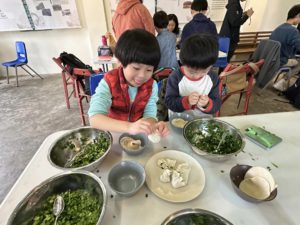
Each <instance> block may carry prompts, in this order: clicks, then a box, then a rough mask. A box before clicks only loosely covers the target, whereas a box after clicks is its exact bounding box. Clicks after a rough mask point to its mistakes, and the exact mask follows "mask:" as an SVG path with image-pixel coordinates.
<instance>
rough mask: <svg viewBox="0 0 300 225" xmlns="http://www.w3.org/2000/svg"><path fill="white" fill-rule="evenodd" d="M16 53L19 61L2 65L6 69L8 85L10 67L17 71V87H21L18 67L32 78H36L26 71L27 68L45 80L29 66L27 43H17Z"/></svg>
mask: <svg viewBox="0 0 300 225" xmlns="http://www.w3.org/2000/svg"><path fill="white" fill-rule="evenodd" d="M16 52H17V59H16V60H13V61H9V62H4V63H2V66H5V67H6V78H7V83H8V84H9V74H8V67H14V68H15V70H16V80H17V87H18V86H19V80H18V67H21V68H22V69H23V70H24V71H25V72H26V73H28V74H29V75H30V76H32V77H34V75H33V74H31V73H30V71H29V70H28V69H26V67H27V68H29V69H30V70H31V71H32V72H33V73H34V74H36V75H37V76H39V77H40V78H41V79H43V77H41V76H40V75H39V74H38V73H37V72H36V71H35V70H33V69H32V68H31V67H30V66H28V64H27V63H28V59H27V53H26V47H25V43H24V42H23V41H17V42H16ZM25 66H26V67H25Z"/></svg>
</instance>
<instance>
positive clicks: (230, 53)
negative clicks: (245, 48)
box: [227, 43, 238, 63]
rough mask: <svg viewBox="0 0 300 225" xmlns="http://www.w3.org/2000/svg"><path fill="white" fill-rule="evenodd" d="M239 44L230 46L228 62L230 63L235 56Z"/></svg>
mask: <svg viewBox="0 0 300 225" xmlns="http://www.w3.org/2000/svg"><path fill="white" fill-rule="evenodd" d="M237 45H238V44H237V43H230V46H229V51H228V54H227V62H228V63H229V62H230V60H231V58H232V56H233V54H234V51H235V49H236V48H237Z"/></svg>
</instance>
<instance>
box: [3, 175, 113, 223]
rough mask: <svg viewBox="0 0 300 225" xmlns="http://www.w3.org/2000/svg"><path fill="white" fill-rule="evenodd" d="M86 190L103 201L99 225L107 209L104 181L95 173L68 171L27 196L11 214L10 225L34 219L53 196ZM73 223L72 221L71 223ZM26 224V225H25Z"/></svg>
mask: <svg viewBox="0 0 300 225" xmlns="http://www.w3.org/2000/svg"><path fill="white" fill-rule="evenodd" d="M78 189H84V190H85V191H88V192H89V193H90V194H93V195H95V196H97V198H99V201H102V202H103V204H102V209H101V212H99V219H98V221H97V223H96V224H95V225H99V224H100V222H101V220H102V218H103V216H104V211H105V207H106V201H107V196H106V190H105V187H104V184H103V183H102V181H101V180H100V179H99V178H98V177H97V176H96V175H94V174H93V173H91V172H88V171H79V170H78V171H67V172H64V173H61V174H58V175H55V176H53V177H51V178H49V179H47V180H46V181H44V182H42V183H41V184H40V185H38V186H37V187H35V188H34V189H33V190H31V191H30V192H29V194H27V196H25V198H24V199H23V200H22V201H21V202H20V203H19V204H18V205H17V207H16V208H15V209H14V211H13V213H12V214H11V216H10V218H9V220H8V223H7V224H8V225H21V224H24V223H25V222H26V221H28V220H29V219H30V218H32V217H33V216H34V215H35V214H36V213H37V211H38V210H39V209H40V208H41V206H42V204H43V203H45V201H46V199H47V198H48V197H49V196H52V195H53V194H60V193H62V192H64V191H67V190H78ZM70 222H71V223H72V221H70ZM25 224H26V223H25Z"/></svg>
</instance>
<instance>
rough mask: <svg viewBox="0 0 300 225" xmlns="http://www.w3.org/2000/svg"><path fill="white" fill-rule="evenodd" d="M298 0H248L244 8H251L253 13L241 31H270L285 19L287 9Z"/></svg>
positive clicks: (297, 2)
mask: <svg viewBox="0 0 300 225" xmlns="http://www.w3.org/2000/svg"><path fill="white" fill-rule="evenodd" d="M296 4H299V0H284V1H283V0H248V1H247V5H246V9H248V8H251V7H252V8H253V10H254V14H253V16H252V18H251V24H250V26H249V25H248V24H249V20H248V21H247V22H246V23H245V24H244V25H243V26H242V28H241V31H244V32H246V31H256V30H260V31H272V30H274V29H275V28H276V27H277V26H279V25H280V24H282V23H284V22H285V21H286V17H287V14H288V11H289V10H290V8H291V7H292V6H293V5H296Z"/></svg>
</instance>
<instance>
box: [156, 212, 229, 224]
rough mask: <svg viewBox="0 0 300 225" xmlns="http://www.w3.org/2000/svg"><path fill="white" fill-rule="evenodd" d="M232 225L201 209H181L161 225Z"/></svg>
mask: <svg viewBox="0 0 300 225" xmlns="http://www.w3.org/2000/svg"><path fill="white" fill-rule="evenodd" d="M183 224H184V225H194V224H197V225H208V224H214V225H233V224H232V223H231V222H229V221H228V220H226V219H225V218H223V217H221V216H219V215H218V214H216V213H213V212H210V211H207V210H203V209H183V210H180V211H177V212H175V213H173V214H171V215H169V216H168V217H167V218H166V219H165V220H164V221H163V223H162V224H161V225H183Z"/></svg>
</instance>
